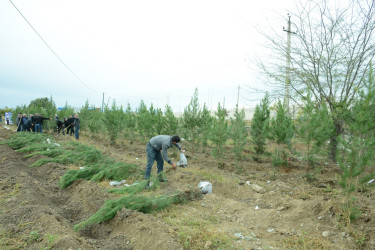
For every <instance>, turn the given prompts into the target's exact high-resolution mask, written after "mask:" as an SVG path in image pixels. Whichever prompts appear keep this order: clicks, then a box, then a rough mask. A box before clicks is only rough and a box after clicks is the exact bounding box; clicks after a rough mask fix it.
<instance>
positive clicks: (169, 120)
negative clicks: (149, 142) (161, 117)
mask: <svg viewBox="0 0 375 250" xmlns="http://www.w3.org/2000/svg"><path fill="white" fill-rule="evenodd" d="M177 128H178V120H177V118H176V117H175V116H174V114H173V110H172V108H171V107H170V106H169V105H168V104H167V105H166V106H165V126H164V129H163V134H165V135H175V134H176V133H177Z"/></svg>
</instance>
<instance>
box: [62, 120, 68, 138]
mask: <svg viewBox="0 0 375 250" xmlns="http://www.w3.org/2000/svg"><path fill="white" fill-rule="evenodd" d="M68 129H69V121H68V118H66V117H64V130H63V135H64V134H65V130H66V135H68Z"/></svg>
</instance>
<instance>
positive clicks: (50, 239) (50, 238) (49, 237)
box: [44, 234, 58, 250]
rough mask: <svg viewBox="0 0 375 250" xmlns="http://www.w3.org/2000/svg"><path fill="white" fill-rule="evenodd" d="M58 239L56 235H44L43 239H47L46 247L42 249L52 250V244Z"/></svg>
mask: <svg viewBox="0 0 375 250" xmlns="http://www.w3.org/2000/svg"><path fill="white" fill-rule="evenodd" d="M57 238H58V235H56V234H46V236H45V239H47V244H48V245H47V246H46V247H44V249H45V250H49V249H52V247H53V244H54V243H55V241H56V239H57Z"/></svg>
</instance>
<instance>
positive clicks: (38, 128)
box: [16, 113, 51, 133]
mask: <svg viewBox="0 0 375 250" xmlns="http://www.w3.org/2000/svg"><path fill="white" fill-rule="evenodd" d="M45 120H51V118H48V117H44V116H43V115H42V114H38V113H36V114H35V115H33V114H31V115H29V117H27V115H26V114H22V113H19V114H18V115H17V117H16V125H17V132H20V131H27V132H31V131H32V132H36V133H37V132H40V133H43V123H44V121H45Z"/></svg>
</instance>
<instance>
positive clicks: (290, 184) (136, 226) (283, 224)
mask: <svg viewBox="0 0 375 250" xmlns="http://www.w3.org/2000/svg"><path fill="white" fill-rule="evenodd" d="M9 127H10V128H11V130H7V129H5V128H3V127H0V140H4V139H6V138H8V136H9V134H11V133H13V131H12V129H13V128H12V126H9ZM51 137H52V136H51ZM56 140H57V141H59V140H73V138H71V137H59V138H57V139H56ZM80 142H81V143H84V144H88V145H93V146H96V147H98V148H99V149H101V150H102V151H103V152H104V153H105V154H106V155H109V156H111V157H113V158H115V159H116V160H123V161H126V162H130V163H136V164H137V165H139V167H140V168H141V169H144V167H145V163H146V155H145V143H141V142H137V143H133V144H132V145H130V144H128V143H127V142H118V145H117V146H114V147H112V146H110V145H109V144H108V143H107V142H106V141H105V140H93V139H91V138H90V137H88V136H85V135H82V136H81V139H80ZM184 144H185V145H184ZM182 145H183V146H185V148H187V157H188V164H189V165H188V167H187V168H179V169H177V170H176V171H174V170H170V168H169V167H168V166H166V171H165V172H166V176H167V178H168V180H169V181H168V182H167V183H162V184H161V186H160V189H158V190H156V191H145V192H148V194H150V195H157V194H158V193H159V192H161V191H163V190H171V191H173V190H185V189H188V188H191V187H197V185H198V183H199V182H200V181H210V182H211V183H212V185H213V193H212V194H207V195H204V196H203V197H202V198H201V199H198V200H193V201H191V202H188V203H186V204H179V205H172V206H171V207H169V208H167V209H164V210H163V211H159V212H154V213H152V214H143V213H139V212H136V211H130V210H127V209H122V210H121V211H119V212H118V213H117V215H116V217H115V218H113V219H112V220H110V221H108V222H105V223H101V224H99V225H93V226H90V227H88V228H86V229H85V230H82V231H80V232H76V231H74V229H73V226H74V225H75V224H77V223H79V222H81V221H83V220H85V219H87V218H89V217H90V216H91V215H92V214H94V213H95V212H96V211H97V210H99V209H100V208H101V207H102V205H103V204H104V202H105V201H106V200H108V199H115V198H118V197H119V195H115V194H111V193H108V192H107V190H108V189H109V188H110V186H109V184H108V181H103V182H99V183H96V182H89V181H85V180H79V181H76V182H74V183H73V184H72V185H71V186H69V187H68V188H66V189H64V190H60V189H59V188H58V181H59V179H60V177H61V176H62V175H64V173H65V172H66V171H67V170H68V169H74V168H75V169H78V168H79V167H80V166H71V165H70V166H64V165H61V164H54V163H49V164H45V165H43V166H41V167H37V168H32V167H30V165H31V164H32V163H33V162H35V161H36V160H38V159H39V158H38V157H35V156H34V157H32V158H28V159H26V158H24V157H23V155H22V154H20V153H17V152H15V151H14V150H12V149H10V148H9V147H8V146H6V145H0V249H218V248H220V249H374V248H375V225H374V219H373V218H374V201H373V200H374V195H375V192H374V191H373V189H371V187H370V185H369V188H368V189H365V190H361V191H362V192H358V193H356V194H355V196H356V198H357V205H358V206H359V207H360V208H361V211H362V214H361V216H360V218H359V219H358V220H356V221H354V222H351V223H350V225H349V224H347V223H346V221H345V217H343V210H342V204H343V203H344V201H345V196H344V195H343V194H342V191H341V188H340V187H339V184H338V174H339V169H338V167H337V166H336V165H332V164H329V165H324V166H322V167H321V172H320V173H319V174H316V175H315V177H316V178H317V179H316V180H315V181H312V182H310V183H309V182H307V180H306V178H304V176H305V175H306V168H305V167H304V165H303V163H301V162H298V161H290V162H289V166H288V167H286V168H282V169H280V170H279V171H278V172H277V176H276V179H275V180H272V179H271V178H272V172H273V169H272V164H271V163H270V162H269V160H267V159H266V158H264V159H263V162H262V163H258V162H254V161H253V160H252V159H251V156H250V155H248V158H247V159H245V160H244V161H243V162H240V163H239V166H240V168H241V170H239V169H238V167H236V164H235V163H234V161H233V160H232V158H231V156H230V154H229V153H228V154H227V155H226V158H225V159H224V162H223V164H219V163H218V161H217V160H215V159H214V158H213V157H212V156H210V155H209V154H208V153H202V152H199V153H192V152H190V151H189V144H188V143H184V142H183V143H182ZM170 151H171V150H170ZM170 154H171V155H174V156H175V160H176V156H177V153H176V152H173V151H171V152H170ZM155 171H156V169H155V167H154V169H153V174H155ZM128 181H129V182H131V181H132V180H128ZM249 184H250V185H249ZM254 184H255V185H256V186H255V185H254Z"/></svg>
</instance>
